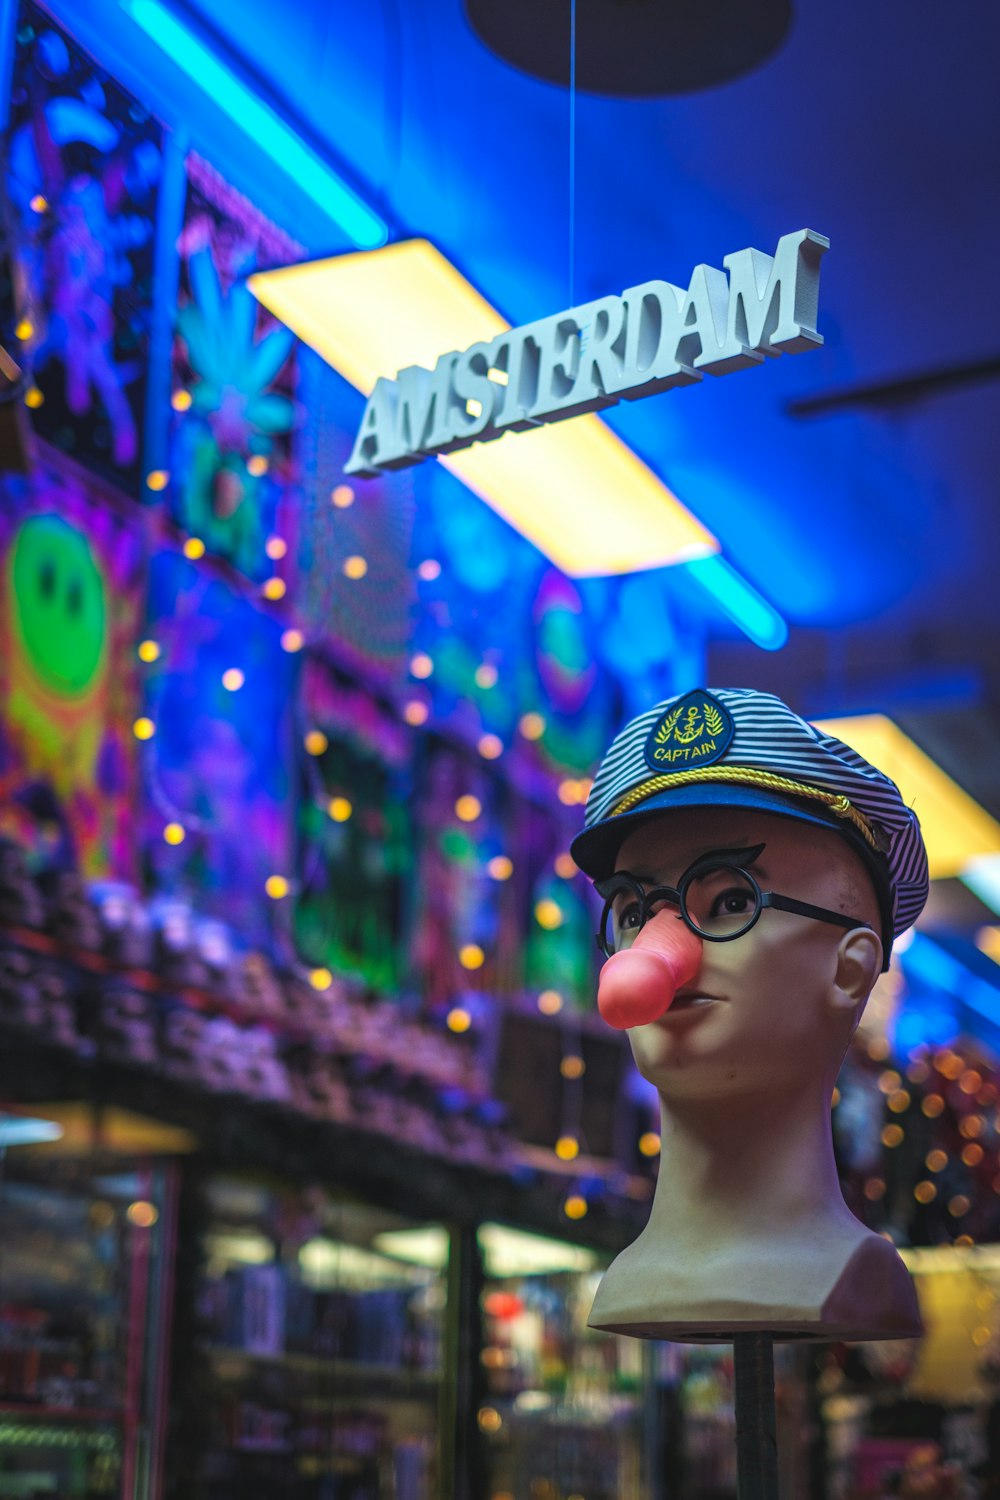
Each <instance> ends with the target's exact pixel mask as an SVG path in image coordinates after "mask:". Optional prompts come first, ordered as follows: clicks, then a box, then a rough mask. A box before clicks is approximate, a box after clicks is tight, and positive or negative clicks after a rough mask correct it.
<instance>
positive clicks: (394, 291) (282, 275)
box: [132, 0, 719, 578]
mask: <svg viewBox="0 0 1000 1500" xmlns="http://www.w3.org/2000/svg"><path fill="white" fill-rule="evenodd" d="M132 3H138V0H132ZM144 3H145V0H144ZM248 285H249V287H250V290H251V291H252V292H253V294H254V296H255V297H257V298H258V299H259V300H260V301H261V302H262V303H263V304H264V306H265V307H266V308H268V309H269V311H270V312H272V313H273V314H274V315H275V317H277V318H280V320H281V321H282V322H283V323H285V324H286V325H287V326H288V327H289V328H291V329H292V331H293V332H294V333H295V334H297V335H298V337H299V338H300V339H302V340H303V342H304V343H306V344H308V345H309V346H310V348H312V349H314V350H315V351H316V353H317V354H319V355H320V356H321V357H322V358H323V359H325V360H326V362H327V363H328V364H330V365H332V366H333V368H334V369H335V370H337V371H339V373H340V374H341V375H343V376H344V378H345V379H347V380H349V381H350V382H351V384H352V385H354V386H356V387H357V389H358V390H359V391H361V392H362V394H363V395H365V396H368V395H370V394H371V392H372V389H373V387H374V385H375V381H376V379H377V378H378V377H379V376H380V375H381V376H387V377H393V376H395V375H396V373H397V372H398V371H399V370H402V369H405V368H406V367H407V366H408V365H422V366H424V367H425V368H428V369H430V368H433V366H434V365H435V363H436V362H437V359H438V356H439V355H440V354H442V353H443V352H446V351H448V350H451V349H465V348H467V347H468V346H469V345H470V344H473V343H476V342H477V341H489V340H491V339H493V338H495V337H496V336H497V335H498V334H500V333H503V332H505V331H506V329H508V328H509V327H510V324H509V323H507V322H505V320H504V319H503V318H501V316H500V314H499V313H498V312H497V311H496V309H495V308H493V307H491V306H490V304H489V303H488V302H487V301H486V300H485V298H483V297H482V296H481V295H480V293H479V292H477V291H476V289H475V287H473V286H471V285H470V284H469V282H468V281H466V279H465V277H464V276H463V275H462V274H461V272H459V271H457V270H456V269H455V267H454V266H453V265H452V264H451V262H450V261H448V260H447V259H446V258H445V257H444V256H443V255H442V254H441V253H440V251H438V250H436V249H435V248H434V246H433V245H431V244H430V243H429V242H428V241H427V240H420V239H417V240H402V241H400V242H398V243H397V244H393V245H387V246H386V247H385V248H384V249H383V250H377V251H375V252H373V253H370V254H367V255H338V256H334V257H333V258H331V259H328V260H320V261H311V262H306V263H304V264H302V265H298V266H285V267H282V268H281V269H279V270H275V271H262V272H258V273H257V274H255V275H253V276H251V277H250V278H249V281H248ZM439 462H440V463H442V464H444V466H445V467H446V468H447V469H450V470H451V472H452V473H453V474H455V475H456V476H457V477H458V478H459V479H460V480H461V481H462V483H463V484H465V485H467V486H468V487H469V489H471V490H473V491H474V492H475V494H477V495H478V496H479V497H480V499H482V500H485V501H486V503H487V504H488V505H490V506H492V507H493V509H494V510H495V511H497V512H498V514H499V515H501V516H503V517H504V519H505V520H507V521H509V522H510V524H511V525H512V526H513V527H515V528H516V529H517V530H518V531H519V532H520V533H521V534H522V536H526V537H527V538H528V539H529V541H531V542H533V543H534V545H535V546H536V547H538V548H539V549H540V551H542V552H544V553H545V555H546V557H549V558H551V560H552V561H553V562H554V563H555V564H556V565H557V566H558V567H560V568H562V570H563V571H564V572H566V573H569V574H570V575H572V576H574V577H578V578H579V577H599V576H603V575H605V574H611V573H631V572H634V571H636V570H638V569H646V568H656V567H662V566H664V565H665V564H667V563H679V562H690V561H692V560H693V559H695V558H702V557H707V556H710V555H711V554H712V553H715V552H717V551H718V550H719V544H718V542H717V541H716V540H715V538H714V537H713V536H712V534H711V532H709V531H707V530H706V528H705V527H704V526H702V524H701V522H700V521H698V520H697V519H696V518H695V517H694V516H693V515H692V514H691V512H690V511H689V510H687V509H686V508H685V507H684V506H683V505H682V504H681V502H680V501H679V500H678V499H677V497H676V496H675V495H673V494H672V493H671V491H670V490H669V489H668V488H667V486H666V485H665V484H664V483H663V482H662V480H660V479H658V478H657V476H656V475H655V474H654V473H653V471H652V470H651V469H650V468H648V466H647V465H646V464H644V463H643V462H642V460H641V459H640V458H639V457H638V455H637V454H635V453H633V451H632V450H631V448H629V447H628V446H627V444H625V443H623V442H622V441H621V439H620V438H619V437H617V436H616V435H615V433H613V432H612V431H611V428H610V427H608V426H607V425H606V424H605V423H604V422H602V421H601V419H600V418H599V417H598V416H596V415H593V414H591V415H587V416H581V417H574V418H571V419H570V420H567V421H564V422H557V423H555V424H554V425H550V426H539V427H535V428H530V429H529V430H527V431H526V432H519V433H507V434H505V435H504V436H503V437H501V438H497V439H496V440H495V441H494V442H491V443H479V444H477V445H476V446H475V447H472V448H466V449H464V450H462V451H460V452H456V453H451V454H444V455H441V457H440V459H439Z"/></svg>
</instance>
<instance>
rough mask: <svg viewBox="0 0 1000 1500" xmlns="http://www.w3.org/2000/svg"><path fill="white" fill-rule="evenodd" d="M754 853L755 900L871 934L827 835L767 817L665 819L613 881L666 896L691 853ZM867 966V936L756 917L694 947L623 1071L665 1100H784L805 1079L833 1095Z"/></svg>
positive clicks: (870, 913) (868, 905)
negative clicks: (836, 919)
mask: <svg viewBox="0 0 1000 1500" xmlns="http://www.w3.org/2000/svg"><path fill="white" fill-rule="evenodd" d="M756 844H764V845H765V848H764V850H763V851H762V853H761V854H760V855H759V857H758V860H757V862H756V864H754V865H752V866H751V867H750V869H751V873H752V874H753V875H754V876H755V877H756V878H757V880H758V882H759V884H760V886H761V888H762V889H763V890H765V891H775V892H777V893H779V894H780V895H783V896H792V897H795V898H797V899H798V900H801V901H808V902H811V903H813V904H814V905H816V906H824V907H828V908H830V909H831V910H833V911H840V912H844V913H845V915H849V916H852V917H856V918H858V919H859V920H861V921H865V922H869V923H871V925H872V926H873V927H874V928H875V929H876V931H877V929H878V927H879V917H878V905H877V902H876V900H875V894H874V891H873V890H872V888H871V884H870V882H869V879H868V876H867V874H866V872H865V870H864V867H863V865H862V864H861V861H860V860H859V859H858V857H857V856H856V855H855V854H854V853H853V851H852V850H851V849H850V847H849V846H848V845H847V844H846V843H845V841H844V840H843V839H842V838H841V837H840V835H839V834H838V833H836V832H835V831H834V830H833V829H830V830H827V829H825V828H819V827H816V826H814V825H812V824H807V823H799V822H796V821H795V820H794V819H791V818H782V817H779V816H778V815H776V814H773V813H763V812H755V811H754V810H753V809H751V808H738V807H732V808H729V807H711V808H678V809H677V810H676V811H675V812H667V813H664V814H663V815H662V817H658V818H654V819H652V820H651V821H650V822H648V823H644V824H642V825H641V826H640V827H639V828H638V829H636V831H635V832H634V833H632V834H630V835H629V837H628V838H627V839H626V840H625V842H624V843H623V845H622V847H621V850H620V852H619V855H618V860H617V862H616V869H617V870H628V871H629V872H630V873H631V874H633V875H635V876H637V877H638V878H639V879H640V880H641V881H642V882H643V883H644V884H652V883H655V884H663V885H676V883H677V881H678V880H679V879H680V877H681V875H682V874H683V873H684V871H685V870H686V869H687V868H688V866H689V865H690V864H692V862H693V861H694V860H696V859H697V858H699V857H700V856H701V855H704V854H707V853H711V852H712V851H715V850H729V849H747V848H750V847H753V846H754V845H756ZM880 967H881V943H880V941H879V939H878V937H877V936H876V934H875V933H872V932H867V931H863V930H862V931H858V932H845V931H844V930H843V929H841V928H838V927H833V926H829V925H828V924H826V923H825V922H817V921H814V920H811V919H809V918H807V917H802V916H799V915H797V914H795V913H792V912H783V911H775V910H765V911H763V912H762V913H761V915H760V919H759V921H758V922H757V924H756V926H755V927H753V928H751V930H750V931H749V932H747V933H745V934H744V935H743V936H742V937H740V938H737V939H736V940H735V941H734V942H730V943H710V942H706V943H705V944H704V950H703V954H702V961H701V968H700V970H699V972H698V974H697V976H696V978H695V979H694V980H692V981H691V982H690V983H689V984H687V985H685V986H683V987H682V989H681V990H680V991H679V992H678V995H677V998H676V999H675V1001H674V1003H673V1005H672V1006H671V1008H670V1009H669V1010H668V1011H667V1012H666V1014H665V1015H663V1016H662V1017H661V1018H660V1019H659V1020H658V1021H654V1022H652V1023H651V1024H649V1025H646V1026H636V1027H633V1028H632V1029H631V1030H630V1032H629V1040H630V1042H631V1044H632V1051H633V1054H634V1056H635V1060H636V1064H637V1066H638V1068H639V1071H640V1073H642V1075H643V1076H644V1077H645V1078H648V1079H649V1081H650V1082H651V1083H653V1084H655V1085H656V1087H657V1088H659V1089H660V1090H661V1092H662V1093H664V1094H665V1095H666V1096H667V1097H671V1096H674V1097H677V1098H697V1097H699V1096H703V1097H706V1098H709V1097H710V1098H718V1097H723V1096H725V1095H728V1094H732V1095H739V1094H742V1093H746V1092H754V1091H759V1090H761V1089H768V1090H774V1091H777V1092H784V1091H786V1090H787V1089H788V1087H789V1086H790V1085H791V1084H794V1083H797V1082H799V1081H801V1080H804V1079H806V1078H814V1079H816V1080H817V1081H818V1082H820V1083H821V1084H824V1086H825V1081H826V1080H828V1081H829V1086H830V1088H832V1087H833V1082H834V1080H835V1078H836V1074H837V1071H838V1069H839V1067H840V1063H841V1061H842V1059H843V1055H844V1052H845V1050H846V1047H847V1044H848V1042H849V1040H850V1037H851V1034H852V1032H853V1030H854V1027H855V1025H856V1024H857V1019H858V1016H859V1015H860V1010H861V1007H862V1006H863V1004H864V1001H865V999H866V998H867V995H868V992H869V990H870V989H871V986H872V984H874V982H875V979H876V977H877V975H878V972H879V969H880Z"/></svg>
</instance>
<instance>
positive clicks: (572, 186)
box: [569, 0, 576, 307]
mask: <svg viewBox="0 0 1000 1500" xmlns="http://www.w3.org/2000/svg"><path fill="white" fill-rule="evenodd" d="M575 270H576V0H569V305H570V307H573V305H574V303H575V300H576V298H575V293H574V273H575Z"/></svg>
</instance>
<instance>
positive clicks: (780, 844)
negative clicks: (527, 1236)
mask: <svg viewBox="0 0 1000 1500" xmlns="http://www.w3.org/2000/svg"><path fill="white" fill-rule="evenodd" d="M624 831H625V832H626V834H627V836H626V837H624V839H623V841H622V842H621V844H620V847H619V848H618V851H617V855H616V859H615V870H616V871H619V872H620V871H627V872H629V873H630V874H632V875H633V876H635V877H636V879H637V880H638V881H640V882H641V883H642V884H643V886H644V887H646V888H649V887H652V886H670V887H674V888H676V887H677V886H678V884H679V883H680V882H681V881H682V877H683V876H684V873H685V872H686V871H688V870H690V869H691V868H692V866H693V865H694V864H695V862H697V861H700V860H702V859H703V858H705V857H706V856H708V857H710V858H714V857H716V856H717V855H718V853H719V852H720V851H739V858H734V859H733V863H734V864H740V863H744V862H745V863H746V867H747V868H748V869H749V871H750V873H751V874H752V875H753V876H754V877H755V879H756V880H757V882H758V884H759V886H760V888H761V890H762V891H765V892H767V891H770V892H776V893H779V894H780V895H782V896H785V897H791V898H794V899H795V900H797V901H800V902H808V903H810V904H811V905H813V906H815V907H820V908H825V909H827V911H828V912H833V913H842V914H843V915H844V916H845V917H848V918H853V919H855V920H856V921H857V922H858V923H864V924H866V925H858V926H854V927H851V928H847V927H846V926H844V925H840V926H838V925H833V923H831V922H828V921H822V920H814V919H812V918H811V917H809V916H805V915H802V914H800V913H798V912H792V911H787V910H782V909H765V910H761V911H760V915H759V918H758V920H757V921H756V922H755V923H754V925H753V926H752V927H750V928H749V930H747V931H745V932H743V933H742V935H741V936H739V937H737V938H735V939H734V940H732V941H705V942H704V943H703V947H702V953H701V958H700V963H699V964H698V967H697V973H696V974H695V976H694V978H691V979H688V980H686V981H685V982H684V983H683V985H682V987H681V989H680V990H679V991H678V992H677V995H676V997H675V998H674V999H673V1003H672V1004H671V1003H670V995H669V994H667V995H666V996H665V1007H666V1006H669V1008H664V1010H663V1013H662V1014H661V1015H660V1016H659V1018H658V1019H656V1020H653V1021H651V1022H648V1023H647V1024H641V1025H634V1026H631V1027H630V1028H629V1032H628V1035H629V1041H630V1043H631V1046H632V1051H633V1055H634V1057H635V1061H636V1064H637V1066H638V1068H639V1071H640V1073H641V1074H642V1075H643V1077H644V1078H646V1079H648V1080H649V1082H650V1083H652V1084H653V1085H654V1086H655V1087H656V1089H657V1090H658V1092H659V1096H660V1107H661V1120H662V1128H661V1156H660V1169H659V1177H658V1181H657V1185H656V1191H655V1195H654V1199H653V1204H652V1210H651V1213H650V1218H649V1222H648V1224H647V1226H646V1228H645V1229H644V1230H643V1231H642V1233H641V1234H640V1235H639V1237H638V1239H637V1240H636V1241H635V1243H634V1244H632V1245H629V1246H628V1247H627V1248H626V1249H625V1250H624V1251H622V1253H621V1254H620V1255H619V1256H618V1257H617V1259H616V1260H615V1261H614V1262H613V1264H612V1265H611V1267H610V1269H609V1270H608V1271H607V1273H606V1275H605V1277H604V1279H603V1281H602V1282H601V1285H600V1288H599V1290H598V1293H597V1297H596V1299H595V1302H594V1306H593V1310H592V1312H591V1315H590V1323H591V1326H592V1327H594V1328H599V1329H603V1330H606V1331H609V1332H614V1333H624V1334H631V1335H633V1336H639V1337H646V1338H667V1339H673V1340H679V1341H689V1342H712V1341H715V1340H718V1341H730V1340H731V1339H732V1338H733V1336H734V1334H737V1333H751V1332H757V1331H766V1332H769V1333H772V1334H773V1335H774V1336H775V1337H777V1338H783V1339H790V1338H805V1339H815V1340H839V1339H889V1338H906V1337H915V1336H917V1335H918V1334H920V1333H921V1331H922V1328H921V1322H920V1315H919V1311H918V1307H917V1301H916V1295H915V1293H914V1289H913V1284H912V1282H911V1280H910V1277H909V1273H908V1272H907V1270H906V1267H905V1266H904V1265H903V1262H902V1261H901V1260H900V1258H899V1256H898V1255H897V1253H896V1251H895V1249H894V1248H893V1246H892V1245H891V1244H890V1243H889V1242H888V1241H887V1240H886V1239H884V1238H883V1237H882V1236H881V1235H878V1234H876V1233H874V1232H873V1231H871V1230H869V1229H867V1228H866V1227H865V1226H864V1225H863V1224H862V1223H861V1222H860V1221H859V1220H858V1219H857V1218H855V1216H854V1215H853V1214H852V1213H851V1211H850V1210H849V1209H848V1207H847V1205H846V1203H845V1202H844V1199H843V1195H842V1193H841V1190H840V1185H839V1182H838V1178H837V1171H836V1166H835V1162H834V1155H833V1142H832V1131H831V1119H830V1110H831V1104H830V1100H831V1095H832V1092H833V1088H834V1085H835V1083H836V1079H837V1074H838V1072H839V1070H840V1066H841V1063H842V1061H843V1058H844V1054H845V1052H846V1050H847V1047H848V1044H849V1042H850V1040H851V1037H852V1035H853V1034H854V1030H855V1028H856V1026H857V1024H858V1021H859V1019H860V1016H861V1013H862V1011H863V1009H864V1006H865V1002H866V1000H867V998H868V995H869V993H870V991H871V989H872V986H873V985H874V983H875V980H876V978H877V977H878V974H879V972H880V970H881V969H882V965H883V958H882V940H881V938H880V936H879V934H880V932H881V931H882V930H883V924H882V913H881V911H880V905H879V901H878V899H877V896H876V891H875V887H874V885H873V882H872V879H871V877H870V875H869V871H868V869H867V868H866V864H865V863H864V862H863V860H862V859H861V858H860V857H859V856H858V854H856V853H855V851H854V849H853V848H852V846H851V844H850V843H849V842H848V841H847V840H846V839H845V838H844V837H842V836H841V833H840V832H839V831H838V830H837V829H836V828H835V827H832V826H831V827H823V826H817V825H816V824H815V823H813V822H806V821H797V820H796V819H795V818H793V817H787V816H782V815H781V814H780V813H778V812H768V811H762V810H760V809H759V808H758V807H753V806H738V805H733V806H699V807H695V806H687V807H684V806H678V807H675V808H670V809H668V810H665V811H662V812H658V813H653V814H652V815H651V816H649V817H647V818H646V819H645V820H643V821H640V822H638V825H637V826H633V827H632V828H631V830H630V831H629V830H624ZM761 845H763V848H762V849H761V848H759V846H761ZM748 855H753V856H754V857H753V859H752V861H751V860H750V859H749V858H748V857H747V856H748ZM679 920H680V917H679V914H678V911H677V908H676V906H674V907H670V906H661V908H660V909H659V910H657V911H655V912H654V913H652V914H650V915H648V917H647V920H646V924H645V927H644V928H643V931H642V933H641V934H640V935H639V936H640V937H644V936H645V935H646V934H647V933H649V934H650V939H651V940H655V928H656V926H657V924H660V926H661V928H662V925H663V924H665V923H676V922H678V921H679ZM637 941H638V939H637ZM623 972H624V971H623Z"/></svg>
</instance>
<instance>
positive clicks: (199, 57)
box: [121, 0, 389, 250]
mask: <svg viewBox="0 0 1000 1500" xmlns="http://www.w3.org/2000/svg"><path fill="white" fill-rule="evenodd" d="M121 4H122V8H123V9H124V10H125V11H126V12H127V14H128V15H130V16H131V17H132V19H133V21H134V22H135V23H136V25H137V26H141V27H142V29H143V31H144V32H145V33H146V35H147V36H149V37H151V38H152V40H153V41H154V42H155V43H156V45H157V46H158V47H161V48H162V49H163V51H164V52H165V53H166V54H167V56H168V57H169V58H170V60H171V62H173V63H176V65H177V66H178V67H179V68H182V69H183V70H184V72H185V73H187V75H188V76H189V77H190V78H192V79H193V80H194V82H195V83H196V84H197V85H198V87H199V88H200V89H202V91H203V92H204V93H206V94H207V95H208V96H209V97H210V98H211V99H213V100H214V102H215V103H216V104H217V105H218V106H219V108H220V109H221V110H223V111H224V112H225V113H226V114H227V115H228V116H229V118H230V119H231V120H233V121H235V123H236V124H237V125H238V126H239V127H240V128H241V130H244V131H245V132H246V134H247V135H248V136H249V137H250V138H251V140H253V142H254V144H255V145H256V146H258V147H259V148H260V150H261V151H263V152H265V153H266V154H267V155H268V156H269V157H270V158H271V160H272V161H273V162H275V163H276V164H277V165H278V166H279V167H280V168H281V170H282V171H283V172H286V173H287V174H288V176H289V177H291V178H292V179H293V180H294V181H295V182H296V183H297V184H298V186H299V187H300V188H301V189H302V191H303V192H305V193H308V195H309V197H310V198H312V199H313V201H314V202H315V203H317V204H318V205H319V207H320V208H321V209H322V210H323V212H324V213H327V214H329V215H330V218H331V219H332V220H333V221H334V223H335V224H338V225H339V226H340V228H341V229H342V230H343V231H344V233H345V234H346V235H347V237H348V239H350V240H351V242H352V244H355V245H357V246H358V248H359V250H374V249H376V248H377V247H378V246H379V245H384V244H385V242H386V240H387V238H388V234H389V231H388V228H387V226H386V224H385V221H384V220H383V219H381V218H379V216H378V214H377V213H375V212H374V211H373V210H372V209H371V208H369V207H368V204H367V203H365V202H363V201H362V199H361V198H359V197H358V195H357V193H355V192H354V191H353V189H351V188H350V187H348V185H347V183H346V182H344V180H343V178H341V177H339V176H338V175H337V173H336V172H334V171H333V169H332V168H331V167H329V166H328V165H327V164H326V162H324V161H322V160H321V158H320V157H319V156H317V155H316V153H315V152H314V151H312V150H310V148H309V147H308V146H307V145H306V144H305V142H304V141H303V140H302V139H301V138H300V137H299V136H297V135H296V134H295V131H294V130H291V129H290V128H289V127H288V126H287V125H286V124H285V122H284V121H283V120H281V119H280V118H279V117H278V115H276V114H275V112H274V111H273V110H272V109H270V108H269V107H268V105H266V104H265V103H264V101H263V100H262V99H260V98H258V96H257V95H256V94H255V93H254V92H253V91H252V90H251V89H249V88H247V86H246V84H244V83H241V82H240V80H239V79H238V78H237V77H236V75H235V73H232V72H231V71H230V70H229V68H227V67H226V66H225V64H224V63H222V62H220V60H219V58H218V57H217V56H216V55H215V53H214V52H213V51H212V50H211V49H210V48H208V47H206V46H205V44H204V43H203V42H201V41H200V40H199V39H198V37H197V36H195V34H194V32H192V31H190V30H189V29H188V27H187V26H185V25H184V24H183V23H182V22H181V21H179V20H178V19H177V17H176V16H175V15H174V14H173V13H172V12H171V11H170V10H168V9H167V7H166V6H164V5H161V4H160V3H159V0H121Z"/></svg>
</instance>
